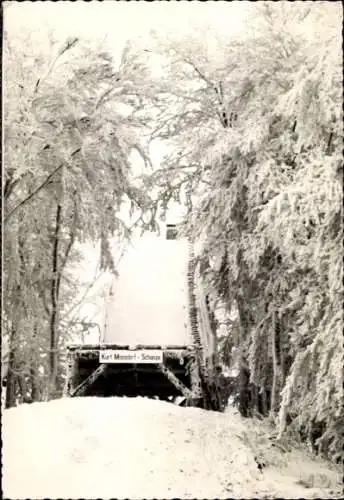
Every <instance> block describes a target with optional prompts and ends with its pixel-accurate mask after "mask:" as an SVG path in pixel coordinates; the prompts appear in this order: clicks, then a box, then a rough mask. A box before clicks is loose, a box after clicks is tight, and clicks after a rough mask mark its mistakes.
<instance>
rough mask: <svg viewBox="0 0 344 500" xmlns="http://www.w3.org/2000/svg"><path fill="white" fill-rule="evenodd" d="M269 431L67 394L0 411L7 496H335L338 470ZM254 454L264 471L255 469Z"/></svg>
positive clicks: (228, 418)
mask: <svg viewBox="0 0 344 500" xmlns="http://www.w3.org/2000/svg"><path fill="white" fill-rule="evenodd" d="M267 430H268V429H267V427H266V426H265V425H263V424H261V423H259V422H256V421H247V420H243V419H242V418H241V417H240V416H239V415H238V414H237V413H236V412H235V411H234V410H232V409H230V410H228V411H227V413H224V414H219V413H212V412H206V411H203V410H200V409H197V408H181V407H178V406H175V405H172V404H170V403H164V402H160V401H155V400H148V399H143V398H136V399H129V398H109V399H105V398H75V399H67V400H58V401H53V402H49V403H35V404H33V405H22V406H20V407H18V408H13V409H10V410H5V412H4V414H3V493H4V497H5V498H10V499H17V500H18V499H21V498H31V499H34V498H35V499H38V498H51V499H53V498H85V499H92V498H103V499H106V498H139V499H142V498H145V499H149V498H165V499H166V498H176V497H177V498H209V499H211V498H315V497H318V498H319V497H320V498H339V497H340V494H339V493H340V489H339V480H340V474H339V471H337V470H336V469H333V468H331V466H330V465H329V464H327V463H326V462H323V461H321V460H315V459H314V458H313V459H311V458H310V457H309V456H307V454H306V453H305V452H304V451H302V452H301V451H300V450H296V449H294V450H293V451H291V450H284V451H283V450H282V448H279V447H277V446H274V447H273V446H272V445H271V441H270V440H269V439H268V437H269V436H268V433H267ZM255 456H258V457H259V459H260V460H263V461H264V462H265V464H266V467H265V468H264V469H263V472H262V473H261V472H260V471H259V470H258V467H257V464H256V462H255Z"/></svg>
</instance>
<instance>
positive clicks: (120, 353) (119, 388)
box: [65, 228, 219, 410]
mask: <svg viewBox="0 0 344 500" xmlns="http://www.w3.org/2000/svg"><path fill="white" fill-rule="evenodd" d="M168 229H169V228H168ZM152 242H153V245H152V246H151V247H150V248H148V254H150V255H151V254H152V253H154V252H155V256H153V257H152V258H151V264H149V262H148V263H147V262H146V258H145V257H144V256H143V255H142V257H140V254H139V253H136V256H137V258H136V261H135V262H136V265H137V266H139V267H137V269H140V270H141V269H142V267H140V266H144V267H145V268H147V269H144V272H146V274H145V278H144V280H145V281H147V280H148V281H149V278H147V276H150V274H149V273H151V276H152V279H153V276H155V274H154V273H158V274H159V273H160V275H161V276H160V277H159V276H157V277H156V279H160V282H159V283H160V285H159V286H162V287H164V288H163V289H164V290H166V293H168V290H169V281H171V283H172V284H173V283H174V282H175V283H176V284H177V285H178V287H179V288H177V286H176V285H174V286H175V288H174V290H175V292H173V291H172V295H171V298H170V299H169V298H168V299H167V300H166V301H165V303H160V302H159V300H160V301H161V300H162V298H161V297H157V295H159V293H158V291H157V290H155V292H154V293H155V295H154V293H153V292H152V294H151V295H152V296H151V299H152V301H153V302H154V300H155V302H157V301H158V302H157V303H154V304H153V303H151V302H150V296H149V291H147V290H146V289H144V290H143V292H142V293H143V294H145V296H144V297H143V296H142V297H143V298H142V301H143V299H144V306H142V304H141V300H140V299H138V300H139V302H136V303H135V298H133V299H131V298H130V297H131V295H130V293H134V292H135V290H134V288H132V289H131V290H129V291H128V294H127V295H126V296H125V297H124V299H123V300H124V303H125V304H127V302H128V301H129V302H132V305H133V308H132V309H131V311H130V312H127V313H126V317H124V316H123V315H124V314H125V313H123V310H121V309H118V311H116V310H115V311H113V310H114V309H116V307H119V308H120V305H119V306H116V304H117V302H116V293H115V297H114V298H113V299H112V302H110V303H109V304H108V306H107V307H108V312H109V311H110V313H112V314H113V317H114V318H115V322H114V325H113V326H111V325H109V324H108V323H106V322H105V326H104V332H105V333H104V335H103V339H102V341H101V342H99V343H98V344H85V345H69V346H68V350H67V377H66V386H65V396H69V397H76V396H95V395H97V396H105V397H106V396H127V397H136V396H146V397H155V398H159V399H163V400H166V401H167V400H170V401H171V400H172V401H173V400H175V399H176V398H177V397H178V396H182V397H183V401H184V404H186V405H192V406H199V407H204V408H208V409H213V410H217V409H219V408H218V406H219V404H218V401H216V398H215V399H214V390H213V389H214V376H215V373H216V366H215V365H216V341H215V334H214V332H212V330H211V326H210V321H209V314H208V308H207V301H206V297H205V293H204V290H203V289H202V282H201V278H200V274H199V266H198V264H197V259H196V257H195V254H194V248H193V245H192V243H190V242H189V243H187V242H185V241H184V242H179V241H178V240H177V241H176V240H175V239H174V238H172V241H170V238H167V241H165V243H163V244H162V245H161V242H160V250H156V246H155V244H154V240H152ZM173 245H174V246H173ZM178 245H179V247H178ZM180 245H184V246H183V248H184V250H183V252H184V254H183V252H182V253H180V248H181V247H180ZM178 248H179V250H178ZM152 249H153V250H152ZM174 249H177V251H179V255H182V254H183V255H184V257H183V259H182V260H183V270H182V273H181V274H180V277H179V278H178V277H176V276H175V274H176V271H175V269H171V270H170V271H171V272H170V274H167V275H166V276H164V275H163V272H162V268H161V267H160V270H159V266H158V264H157V260H158V256H159V255H160V256H161V257H162V261H163V260H164V259H165V264H166V265H171V262H172V260H173V251H174ZM146 256H147V253H146ZM131 262H134V261H133V260H132V261H129V268H130V267H133V266H134V267H135V262H134V264H131ZM149 265H151V267H152V269H151V270H149ZM119 273H121V269H119ZM138 274H139V273H138ZM141 274H142V273H141ZM123 279H125V278H123ZM178 279H179V280H182V283H181V284H182V285H183V289H184V296H183V298H182V299H181V300H182V301H183V302H184V304H183V306H182V307H183V310H184V312H185V320H186V321H185V323H184V324H183V325H182V326H183V328H184V329H185V333H184V339H185V340H186V341H185V342H183V343H174V342H167V341H166V338H163V337H164V336H163V333H164V332H163V330H164V328H165V329H169V330H171V334H170V335H171V336H172V337H173V335H174V331H173V328H176V331H177V329H178V328H179V330H180V329H181V326H180V323H181V321H182V318H181V316H180V319H179V320H178V324H177V321H174V318H179V316H178V315H175V316H172V315H171V317H170V316H168V315H169V314H172V313H173V311H172V312H171V311H170V310H173V307H175V308H176V307H177V305H178V304H177V301H176V300H175V298H174V295H173V293H175V294H178V293H179V292H178V291H177V290H179V289H180V283H179V282H178ZM172 284H171V287H172ZM141 285H142V283H141ZM137 286H139V283H138V284H137ZM135 288H136V286H135ZM129 292H130V293H129ZM145 292H146V293H145ZM153 295H154V297H153ZM135 304H136V305H137V308H138V312H137V311H136V310H135ZM178 307H179V306H178ZM179 309H180V307H179ZM141 312H142V314H146V313H147V314H148V315H146V321H145V327H146V329H147V328H149V326H150V325H149V318H152V315H160V318H162V315H163V314H166V315H167V318H166V321H167V323H166V324H165V325H164V324H162V326H159V325H158V326H157V327H156V330H155V331H153V337H154V340H155V341H154V343H153V342H146V341H145V342H144V343H142V342H135V339H134V341H133V342H127V343H126V342H125V341H123V339H125V340H127V337H128V336H129V338H130V331H132V332H133V333H134V334H135V335H136V333H135V332H134V330H130V323H129V326H127V327H126V321H127V323H128V320H130V318H128V316H129V315H135V314H136V313H137V314H138V315H139V314H140V313H141ZM121 315H122V316H123V317H122V323H120V320H118V316H121ZM147 318H148V320H147ZM116 321H117V323H116ZM118 321H119V323H118ZM138 322H139V324H140V317H139V318H138ZM147 323H148V325H147ZM171 323H176V324H171ZM123 324H124V327H123V328H122V325H123ZM116 325H117V326H116ZM118 325H119V326H118ZM121 328H122V330H123V329H124V330H123V332H124V333H123V332H122V337H121V342H117V341H116V340H117V337H118V335H119V336H121V335H120V334H121ZM126 328H127V330H126ZM152 328H153V326H152ZM159 328H160V330H159ZM116 335H117V337H116ZM171 336H170V338H171ZM161 337H162V338H163V341H160V338H161ZM136 338H137V337H136ZM173 338H174V337H173ZM173 338H172V340H173ZM180 338H182V334H180V333H179V339H180ZM130 340H132V339H130ZM150 340H151V339H150Z"/></svg>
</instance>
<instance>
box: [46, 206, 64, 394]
mask: <svg viewBox="0 0 344 500" xmlns="http://www.w3.org/2000/svg"><path fill="white" fill-rule="evenodd" d="M61 221H62V206H61V204H60V202H58V204H57V208H56V219H55V231H54V240H53V260H52V280H51V288H50V293H51V316H50V355H49V368H50V374H49V396H50V398H51V397H53V395H54V392H55V387H56V377H57V340H58V333H57V329H58V320H59V318H58V298H59V273H58V268H59V237H60V230H61Z"/></svg>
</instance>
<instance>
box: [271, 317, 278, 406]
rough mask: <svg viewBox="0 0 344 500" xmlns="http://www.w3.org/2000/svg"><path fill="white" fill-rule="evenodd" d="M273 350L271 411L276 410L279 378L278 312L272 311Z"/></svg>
mask: <svg viewBox="0 0 344 500" xmlns="http://www.w3.org/2000/svg"><path fill="white" fill-rule="evenodd" d="M271 344H272V345H271V351H272V368H273V374H272V387H271V401H270V412H271V413H275V411H276V398H277V379H278V360H277V351H276V349H277V346H276V312H275V311H274V312H273V313H272V338H271Z"/></svg>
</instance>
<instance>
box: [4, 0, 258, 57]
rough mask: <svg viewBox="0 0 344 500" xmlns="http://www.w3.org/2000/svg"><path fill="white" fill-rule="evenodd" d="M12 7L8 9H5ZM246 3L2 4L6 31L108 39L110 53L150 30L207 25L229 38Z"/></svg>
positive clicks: (182, 30) (175, 30) (238, 27)
mask: <svg viewBox="0 0 344 500" xmlns="http://www.w3.org/2000/svg"><path fill="white" fill-rule="evenodd" d="M9 4H10V5H9ZM249 4H250V2H242V1H234V2H228V3H227V2H164V1H163V2H159V1H156V2H151V3H148V2H125V1H123V2H115V1H111V0H106V1H104V2H96V1H93V2H83V1H80V0H78V1H76V2H68V1H65V2H63V1H60V2H20V3H19V2H12V1H11V2H8V1H6V2H4V5H5V9H4V23H5V28H6V29H8V30H9V31H12V32H13V31H15V30H20V29H21V28H22V27H23V26H26V27H27V28H30V27H32V29H33V30H38V31H44V30H45V29H47V28H48V29H49V28H53V30H54V32H55V33H56V35H61V36H72V35H79V36H87V37H96V38H99V39H102V38H104V37H105V36H106V37H107V39H108V41H109V43H110V44H111V45H112V46H113V48H114V50H120V49H119V46H121V45H122V44H123V43H124V42H125V41H126V40H127V39H128V38H132V37H136V36H144V35H146V34H149V32H150V31H151V30H156V31H157V32H160V33H161V32H162V33H167V32H170V33H174V34H178V33H180V34H183V33H186V32H188V31H190V30H192V29H193V28H196V29H200V28H205V27H211V28H212V29H214V30H216V31H217V32H218V33H223V34H230V35H233V34H235V33H236V32H238V31H239V30H241V29H242V26H243V25H242V21H243V20H244V18H245V16H246V13H247V9H248V6H249Z"/></svg>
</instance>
